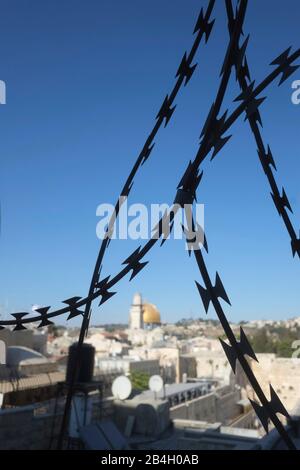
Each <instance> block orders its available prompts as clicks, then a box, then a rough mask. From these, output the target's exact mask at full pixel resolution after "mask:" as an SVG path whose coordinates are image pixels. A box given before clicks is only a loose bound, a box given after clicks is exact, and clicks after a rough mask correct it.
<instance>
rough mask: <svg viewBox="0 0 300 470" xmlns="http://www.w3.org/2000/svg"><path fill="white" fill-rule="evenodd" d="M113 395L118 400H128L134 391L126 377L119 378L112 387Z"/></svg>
mask: <svg viewBox="0 0 300 470" xmlns="http://www.w3.org/2000/svg"><path fill="white" fill-rule="evenodd" d="M111 391H112V394H113V396H114V398H116V399H117V400H122V401H123V400H127V398H128V397H129V396H130V394H131V391H132V384H131V382H130V380H129V378H128V377H126V375H120V376H119V377H117V378H116V379H115V380H114V381H113V384H112V387H111Z"/></svg>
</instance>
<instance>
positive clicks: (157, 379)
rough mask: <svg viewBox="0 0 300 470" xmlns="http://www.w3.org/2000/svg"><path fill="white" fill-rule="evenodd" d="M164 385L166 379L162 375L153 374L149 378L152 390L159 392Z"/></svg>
mask: <svg viewBox="0 0 300 470" xmlns="http://www.w3.org/2000/svg"><path fill="white" fill-rule="evenodd" d="M163 387H164V381H163V379H162V378H161V376H160V375H152V377H150V379H149V388H150V390H152V392H155V393H158V392H160V391H161V390H162V389H163Z"/></svg>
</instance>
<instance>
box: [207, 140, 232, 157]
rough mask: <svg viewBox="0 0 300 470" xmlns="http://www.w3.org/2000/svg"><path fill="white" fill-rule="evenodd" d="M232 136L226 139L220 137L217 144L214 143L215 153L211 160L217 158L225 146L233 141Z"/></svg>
mask: <svg viewBox="0 0 300 470" xmlns="http://www.w3.org/2000/svg"><path fill="white" fill-rule="evenodd" d="M231 137H232V136H231V135H228V136H226V137H219V138H218V139H217V140H216V141H215V142H214V151H213V154H212V156H211V160H213V159H214V158H215V156H216V155H217V154H218V153H219V152H220V150H222V148H223V147H224V145H226V144H227V142H228V140H229V139H231Z"/></svg>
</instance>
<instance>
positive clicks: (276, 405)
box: [270, 384, 290, 419]
mask: <svg viewBox="0 0 300 470" xmlns="http://www.w3.org/2000/svg"><path fill="white" fill-rule="evenodd" d="M270 394H271V400H270V404H271V405H272V408H273V410H274V411H275V413H280V414H282V415H283V416H285V417H286V418H288V419H290V415H289V413H288V412H287V410H286V408H285V406H284V405H283V403H282V402H281V400H280V398H279V396H278V395H277V393H276V392H275V390H274V388H273V387H272V385H271V384H270Z"/></svg>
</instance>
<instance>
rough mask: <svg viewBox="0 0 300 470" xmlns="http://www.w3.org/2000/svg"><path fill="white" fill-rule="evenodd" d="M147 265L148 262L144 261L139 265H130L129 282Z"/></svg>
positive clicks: (137, 263)
mask: <svg viewBox="0 0 300 470" xmlns="http://www.w3.org/2000/svg"><path fill="white" fill-rule="evenodd" d="M148 263H149V261H145V262H143V263H141V262H140V261H135V262H134V263H133V264H132V266H131V267H132V273H131V276H130V279H129V281H132V279H133V278H134V277H135V276H136V275H137V274H138V273H139V272H140V271H141V270H142V269H143V268H144V267H145V266H146V265H147V264H148Z"/></svg>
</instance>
